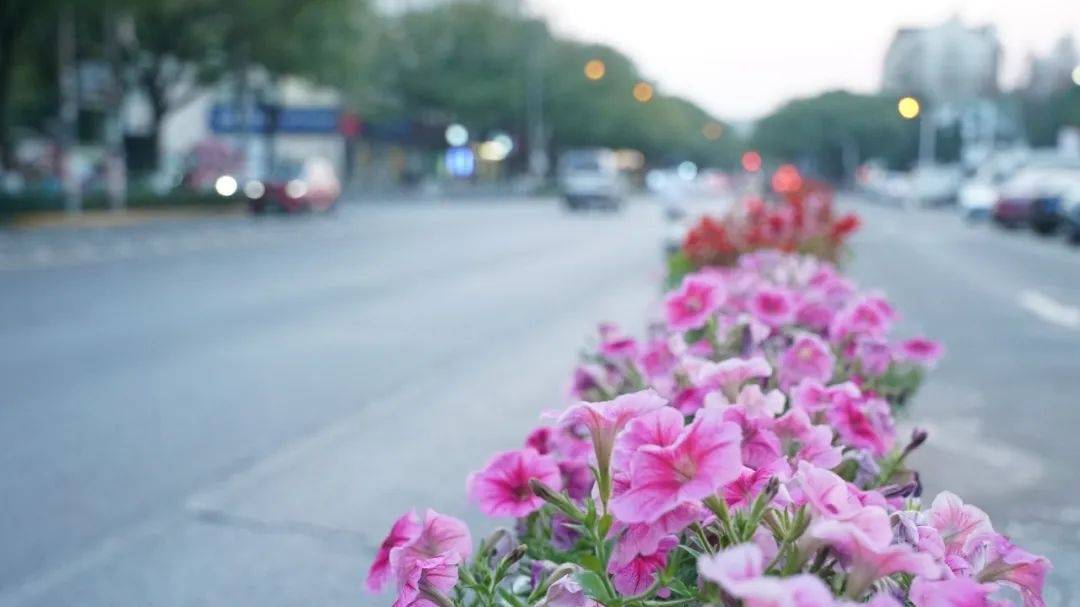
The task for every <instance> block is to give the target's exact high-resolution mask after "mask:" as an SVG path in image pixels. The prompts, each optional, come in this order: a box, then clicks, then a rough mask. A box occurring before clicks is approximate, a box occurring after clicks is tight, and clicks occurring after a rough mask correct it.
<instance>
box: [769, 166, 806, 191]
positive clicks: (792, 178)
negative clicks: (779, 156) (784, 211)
mask: <svg viewBox="0 0 1080 607" xmlns="http://www.w3.org/2000/svg"><path fill="white" fill-rule="evenodd" d="M801 188H802V175H800V174H799V169H797V168H795V165H793V164H782V165H780V167H779V168H777V169H776V172H775V173H773V176H772V189H773V190H774V191H776V192H777V193H780V194H790V193H791V192H798V191H799V189H801Z"/></svg>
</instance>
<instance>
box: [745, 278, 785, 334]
mask: <svg viewBox="0 0 1080 607" xmlns="http://www.w3.org/2000/svg"><path fill="white" fill-rule="evenodd" d="M747 308H748V309H749V312H750V313H751V314H752V315H753V316H754V318H756V319H758V320H760V321H761V322H763V323H765V324H766V325H768V326H770V327H773V328H776V327H782V326H784V325H789V324H791V323H792V322H794V321H795V298H794V297H793V296H792V294H791V292H789V291H788V290H786V289H780V288H775V287H765V288H762V289H758V291H757V292H756V293H754V295H753V296H752V297H751V298H750V301H749V302H748V303H747Z"/></svg>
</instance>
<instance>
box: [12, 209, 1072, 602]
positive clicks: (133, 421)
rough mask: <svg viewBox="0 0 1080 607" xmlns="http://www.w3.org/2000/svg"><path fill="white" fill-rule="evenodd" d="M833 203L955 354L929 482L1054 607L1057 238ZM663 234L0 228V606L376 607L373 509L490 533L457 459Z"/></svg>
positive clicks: (304, 222) (413, 227)
mask: <svg viewBox="0 0 1080 607" xmlns="http://www.w3.org/2000/svg"><path fill="white" fill-rule="evenodd" d="M851 204H855V205H857V206H859V207H860V208H861V209H863V212H864V214H865V216H866V222H867V227H866V229H865V231H864V232H863V233H862V235H861V236H859V238H858V240H857V242H856V243H855V247H854V249H855V251H856V257H855V258H854V260H853V261H852V263H851V264H850V271H851V273H852V274H854V276H855V277H856V278H858V279H859V280H860V281H861V282H862V283H863V284H866V285H872V286H876V287H880V288H881V289H883V290H884V291H886V292H887V293H888V294H889V295H890V296H891V297H893V298H894V300H895V301H896V303H897V305H898V306H899V307H900V309H901V311H902V312H903V314H904V315H905V323H904V327H903V328H904V329H905V330H906V331H907V332H910V333H915V332H921V333H926V334H927V335H930V336H934V337H938V338H941V339H943V340H944V341H945V343H946V346H947V348H948V356H947V359H946V360H945V361H944V362H943V363H942V365H941V367H940V369H939V370H938V372H936V373H935V374H934V375H933V376H932V378H931V380H930V382H929V383H928V385H927V386H926V388H925V390H924V392H923V393H922V394H920V395H919V398H918V399H917V401H916V405H915V407H914V409H913V411H912V413H911V416H910V417H911V420H912V421H913V422H917V423H918V424H919V425H923V426H926V427H928V428H929V429H930V430H931V433H932V435H931V444H930V446H928V447H927V448H925V450H924V451H923V452H922V453H921V454H919V456H920V460H919V461H918V463H919V465H920V467H921V468H922V470H923V472H924V479H925V480H926V482H927V485H928V488H929V489H930V491H931V492H933V491H936V490H938V489H940V488H942V487H946V486H947V487H949V488H950V489H952V490H954V491H956V492H957V493H960V494H961V495H962V496H963V497H965V498H966V499H968V500H970V501H973V502H975V503H978V504H980V505H982V506H984V507H985V508H986V509H987V510H988V511H989V512H990V513H991V515H992V516H993V517H994V519H995V522H996V523H997V526H998V527H999V528H1001V529H1002V530H1005V531H1007V532H1009V533H1011V534H1013V535H1014V536H1016V537H1017V539H1018V540H1019V541H1021V542H1023V543H1024V544H1026V545H1028V546H1030V547H1031V548H1032V549H1034V550H1037V551H1042V552H1045V553H1047V554H1048V555H1050V556H1051V557H1052V558H1053V559H1054V561H1055V565H1056V568H1057V574H1056V575H1055V577H1054V578H1053V581H1052V584H1053V588H1052V589H1051V592H1050V596H1049V597H1048V598H1049V599H1050V600H1049V603H1050V604H1051V605H1054V604H1059V605H1066V604H1074V603H1075V602H1076V601H1077V600H1080V591H1078V589H1077V587H1076V586H1073V587H1071V588H1070V587H1069V586H1068V585H1067V584H1069V583H1072V584H1076V583H1077V582H1075V581H1071V582H1070V581H1069V580H1066V579H1065V578H1066V575H1064V574H1066V573H1067V572H1075V571H1078V570H1080V507H1078V506H1076V505H1074V504H1075V502H1076V497H1077V495H1078V494H1080V490H1078V489H1077V482H1078V481H1080V476H1078V474H1077V472H1076V468H1075V466H1076V462H1078V461H1080V440H1077V431H1078V430H1080V425H1078V422H1080V418H1078V417H1080V413H1078V407H1077V406H1076V405H1077V404H1078V402H1077V401H1078V395H1080V311H1077V308H1076V306H1080V280H1078V279H1080V251H1077V250H1076V249H1070V248H1068V247H1067V246H1065V245H1064V244H1063V243H1061V242H1057V241H1053V240H1050V241H1048V240H1043V239H1038V238H1036V237H1033V236H1030V235H1028V234H1026V233H1005V232H1001V231H997V230H992V229H989V228H988V227H986V226H981V227H976V228H970V227H968V226H965V225H963V224H962V222H960V221H959V220H958V219H957V218H955V217H954V216H952V215H950V214H948V213H942V212H923V211H917V212H908V211H903V210H900V209H894V208H882V207H877V206H868V205H865V204H863V203H860V202H858V201H851ZM665 229H666V228H665V226H664V225H663V222H662V219H661V214H660V213H659V211H658V209H657V208H656V207H655V206H651V205H648V204H638V205H635V206H633V207H631V208H629V209H627V210H626V211H625V212H623V213H621V214H618V215H608V214H596V215H582V216H570V215H566V214H564V213H562V212H560V211H559V210H558V209H557V208H556V207H555V206H554V205H553V204H551V202H549V201H531V202H530V201H501V202H499V201H487V202H482V203H481V202H476V203H453V204H441V205H440V204H433V203H416V204H400V205H394V206H389V205H386V206H377V205H363V206H360V205H357V206H353V207H347V208H345V209H343V210H342V212H340V213H339V214H338V215H336V216H333V217H324V218H319V217H311V218H268V219H266V220H252V219H248V218H240V217H236V218H215V219H207V220H199V221H186V222H176V223H167V224H155V225H145V226H136V227H129V228H123V229H103V230H64V231H48V230H46V231H37V232H33V233H14V234H13V233H7V234H0V281H2V284H3V288H2V289H0V344H2V345H0V382H2V385H3V387H4V391H3V395H4V398H3V400H2V402H0V445H2V448H0V496H3V497H0V607H6V606H9V605H155V606H172V605H184V606H187V605H237V606H242V605H260V606H276V605H314V604H319V605H367V604H372V605H374V604H381V603H385V602H386V601H385V600H384V599H377V598H371V597H365V596H364V594H363V592H362V590H361V583H362V577H363V571H364V569H365V568H366V566H367V564H368V563H369V561H370V558H371V556H372V555H373V553H374V550H375V547H376V546H377V544H378V542H379V541H380V540H381V537H382V534H383V533H384V532H385V530H386V528H387V527H388V525H389V523H390V522H391V521H392V520H393V518H394V517H395V516H397V515H398V514H399V513H400V512H401V511H403V510H404V509H406V508H408V507H413V506H416V507H425V506H429V505H430V506H433V507H435V508H437V509H439V510H440V511H443V512H447V513H450V514H455V515H458V516H462V517H464V518H466V519H467V520H469V521H470V522H474V523H476V526H475V528H477V529H484V528H488V527H490V523H488V522H485V521H483V520H482V518H481V517H480V516H478V514H477V513H476V512H475V510H474V509H473V508H471V507H470V506H469V505H468V504H467V503H466V501H465V498H464V478H465V475H466V474H467V472H468V471H470V470H472V469H475V468H477V467H479V466H480V465H482V463H483V462H484V461H485V460H486V458H487V457H488V456H489V455H490V453H491V452H493V451H494V450H497V449H502V448H509V447H512V446H516V445H517V444H518V443H519V441H520V440H521V437H522V436H523V434H524V432H525V431H526V430H527V429H528V428H529V427H531V426H532V425H533V424H534V423H535V420H536V419H537V416H538V414H539V413H540V412H542V411H544V410H547V409H555V408H559V407H561V406H562V405H563V390H564V387H565V384H566V380H567V377H568V371H569V369H570V367H571V365H572V363H573V361H574V359H575V356H576V352H577V349H578V348H579V346H580V345H581V344H582V343H583V340H584V339H585V338H586V336H587V335H588V334H589V333H590V331H591V329H592V328H593V327H594V326H595V323H596V322H597V321H599V320H612V321H617V322H620V323H623V324H624V325H626V326H628V327H629V328H633V329H637V328H640V327H641V325H642V322H643V320H642V319H643V318H644V317H645V315H646V314H647V313H648V312H649V311H650V309H651V308H652V306H653V305H654V303H655V298H656V295H657V294H658V286H657V285H658V284H659V281H660V278H661V273H662V266H661V264H660V258H659V248H660V241H661V238H662V235H663V234H664V232H665ZM1074 315H1075V316H1076V318H1074Z"/></svg>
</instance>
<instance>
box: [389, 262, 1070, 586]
mask: <svg viewBox="0 0 1080 607" xmlns="http://www.w3.org/2000/svg"><path fill="white" fill-rule="evenodd" d="M896 321H897V313H896V311H895V310H894V309H893V307H892V305H891V304H890V303H889V302H888V300H887V299H885V298H884V297H883V296H882V295H880V294H877V293H873V292H865V291H861V290H860V289H858V288H857V287H856V286H855V285H854V284H853V283H852V282H851V281H850V280H848V279H847V278H845V277H843V276H841V275H840V274H839V273H838V272H837V270H836V269H835V267H834V266H833V265H831V264H830V263H828V262H827V261H823V260H821V259H819V258H816V257H810V256H799V255H794V254H785V253H779V252H772V251H761V252H756V253H752V254H745V255H742V256H740V257H739V258H738V260H737V262H736V263H735V264H734V265H731V266H728V267H722V268H715V267H710V268H705V269H702V270H700V271H697V272H694V273H691V274H688V275H686V276H685V277H684V278H683V279H682V281H681V283H680V284H679V285H678V286H677V287H676V288H674V289H673V290H672V291H671V292H669V293H668V294H667V295H666V296H665V298H664V301H663V306H662V312H661V313H660V314H659V318H658V319H657V321H656V322H655V323H654V324H653V325H652V326H651V328H650V330H649V332H648V335H647V336H646V337H645V338H642V339H638V338H635V337H633V336H630V335H627V334H625V333H623V332H622V331H621V330H619V329H618V327H615V326H613V325H608V324H605V325H601V326H600V328H599V331H598V339H597V341H596V345H595V348H593V349H592V350H591V351H590V352H589V353H588V354H587V355H586V356H585V358H584V360H583V362H582V364H581V365H580V366H579V367H578V368H577V369H576V370H575V372H574V376H573V380H572V382H571V386H570V389H569V392H570V395H571V398H572V400H573V402H572V404H570V405H569V406H568V407H567V408H566V409H565V410H563V411H561V412H557V413H553V414H551V415H549V416H547V418H546V420H545V422H544V423H543V424H542V425H541V426H539V427H538V428H536V429H535V430H534V431H533V432H531V433H530V434H529V435H528V436H527V437H526V438H525V440H524V441H523V442H522V443H521V445H520V447H519V448H516V449H512V450H509V451H506V452H503V453H499V454H496V455H494V456H493V457H492V458H491V459H490V460H489V461H488V462H487V464H486V465H485V466H484V467H483V468H481V469H480V470H478V471H477V472H475V473H474V474H472V475H471V476H470V477H469V479H468V482H467V491H468V494H469V497H470V499H471V500H472V501H473V502H474V503H475V504H476V506H477V507H478V508H479V509H480V510H481V511H482V512H484V513H485V514H487V515H490V516H492V517H499V518H508V519H512V520H513V521H514V525H513V528H512V529H509V528H503V529H499V530H497V531H496V532H495V533H494V534H492V535H491V536H489V537H488V538H486V539H484V540H483V541H482V542H481V543H480V544H479V546H478V548H477V550H476V551H475V552H473V551H471V550H470V548H471V544H470V542H469V539H468V538H469V535H468V531H467V529H465V527H464V525H463V524H462V523H460V522H459V521H456V520H454V519H452V518H450V517H446V516H444V515H440V514H437V513H435V512H433V511H428V512H427V513H426V515H425V517H424V518H423V520H421V519H420V518H419V517H418V516H416V515H415V514H412V513H408V514H406V515H405V516H403V517H402V518H401V519H399V520H398V521H397V522H396V523H395V524H394V525H393V528H392V530H391V532H390V534H389V536H388V537H387V538H386V540H385V542H384V543H383V544H382V546H381V548H380V550H379V553H378V555H377V557H376V561H375V563H374V564H373V566H372V569H371V573H370V575H369V578H368V586H369V588H372V589H379V588H381V587H382V586H383V585H385V584H388V583H390V582H391V581H392V582H393V583H394V585H395V588H396V589H397V594H396V597H397V598H396V602H395V607H406V606H412V605H424V606H427V605H438V606H440V607H447V606H465V605H468V606H473V605H483V606H492V605H508V606H512V607H523V606H530V607H533V606H550V607H570V606H574V607H590V606H598V605H605V606H610V607H624V606H630V605H641V606H649V607H663V606H672V607H674V606H678V605H725V606H736V605H742V606H744V607H817V606H824V607H827V606H851V605H861V604H866V605H871V606H873V607H901V606H908V605H911V606H914V607H977V606H1000V605H1023V606H1024V607H1040V606H1042V605H1043V598H1042V592H1043V584H1044V580H1045V577H1046V575H1047V573H1048V572H1049V570H1050V563H1049V562H1048V561H1047V559H1045V558H1043V557H1041V556H1037V555H1034V554H1031V553H1030V552H1027V551H1025V550H1024V549H1023V548H1020V547H1018V546H1016V545H1015V544H1013V543H1012V541H1011V540H1010V539H1009V538H1008V537H1007V536H1005V535H1003V534H1001V533H999V532H998V531H996V530H995V529H994V527H993V525H992V524H991V522H990V520H989V518H988V517H987V515H986V514H985V513H984V512H983V511H982V510H980V509H978V508H977V507H975V506H973V505H970V504H965V503H964V502H963V501H962V500H961V499H960V498H959V497H957V496H956V495H953V494H952V493H948V492H943V493H941V494H939V495H937V496H936V497H934V498H933V499H932V500H927V501H924V500H923V499H922V486H921V483H920V479H919V475H918V474H917V473H916V472H915V471H913V470H911V469H909V468H908V466H907V463H906V462H907V459H908V457H909V455H910V454H911V453H912V452H913V451H914V450H915V449H917V448H918V447H919V446H920V445H921V444H923V443H924V442H925V441H926V440H927V435H926V433H925V432H922V431H919V430H916V431H915V432H913V433H912V434H911V436H910V437H901V436H898V434H897V431H896V426H895V423H894V419H893V415H894V412H895V411H896V410H897V408H899V407H901V406H902V405H904V403H905V402H906V401H907V400H908V398H909V397H910V395H911V394H912V391H913V390H914V387H915V386H916V385H917V384H918V381H919V380H920V379H921V377H922V373H923V372H924V371H925V370H926V369H929V368H930V367H932V366H933V365H934V364H935V363H936V362H937V360H938V358H939V357H940V356H941V354H942V350H941V347H940V345H938V344H937V343H936V342H934V341H932V340H929V339H926V338H922V337H918V338H913V339H907V340H897V339H894V338H893V335H892V334H893V328H894V325H895V323H896Z"/></svg>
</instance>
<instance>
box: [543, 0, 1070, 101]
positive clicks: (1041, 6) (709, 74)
mask: <svg viewBox="0 0 1080 607" xmlns="http://www.w3.org/2000/svg"><path fill="white" fill-rule="evenodd" d="M527 5H528V6H529V7H530V10H532V11H533V12H536V13H539V14H542V15H544V16H546V17H547V18H548V20H549V22H550V23H551V24H552V26H553V27H554V29H555V30H556V31H557V32H559V33H561V34H564V35H567V36H569V37H572V38H576V39H579V40H585V41H595V42H602V43H605V44H609V45H611V46H614V47H616V48H618V49H619V50H621V51H622V52H624V53H626V54H627V55H629V56H630V57H632V58H633V59H634V60H635V61H636V62H637V64H638V67H639V68H640V69H641V70H642V71H643V73H644V74H645V75H646V77H648V78H651V79H654V80H655V81H657V82H658V83H659V84H660V86H661V87H662V88H663V89H664V90H667V91H670V92H674V93H677V94H681V95H685V96H687V97H690V98H691V99H693V100H695V101H697V102H698V103H700V104H701V105H702V106H704V107H705V108H707V109H709V110H711V111H713V112H715V113H716V114H717V115H718V116H720V117H722V118H727V119H736V120H738V119H747V118H755V117H758V116H761V115H762V114H765V113H767V112H768V111H770V110H771V109H773V108H775V107H776V106H777V105H779V104H781V103H783V102H784V101H785V100H787V99H790V98H792V97H798V96H804V95H809V94H814V93H818V92H821V91H824V90H828V89H833V88H847V89H853V90H857V91H873V90H876V89H877V88H878V87H879V85H880V82H881V64H882V59H883V58H884V56H885V49H886V48H887V47H888V44H889V41H890V40H891V39H892V35H893V32H895V31H896V29H897V28H898V27H903V26H923V25H928V24H936V23H940V22H941V21H944V20H945V19H948V18H949V17H950V16H951V15H953V14H958V15H959V16H960V17H961V19H962V20H963V21H964V22H965V23H966V24H968V25H983V24H987V23H990V24H993V25H994V26H995V27H996V28H997V30H998V38H999V40H1000V41H1001V43H1002V46H1003V49H1004V66H1003V69H1002V74H1001V75H1002V81H1003V84H1004V85H1005V86H1011V85H1012V84H1014V83H1016V82H1018V81H1019V80H1020V78H1021V75H1022V74H1024V73H1025V69H1026V67H1025V66H1026V64H1027V56H1028V54H1029V53H1031V52H1033V51H1034V52H1037V53H1040V54H1042V53H1045V52H1046V51H1048V50H1049V49H1050V48H1051V47H1052V46H1053V44H1054V42H1055V41H1057V40H1058V38H1060V37H1061V36H1062V35H1063V34H1066V33H1072V34H1073V36H1074V38H1077V40H1078V42H1080V0H1025V1H1017V0H997V1H991V0H982V1H953V2H942V1H941V0H898V1H888V0H819V1H818V2H795V1H792V0H785V1H780V0H772V1H769V0H757V1H746V2H740V1H736V0H527Z"/></svg>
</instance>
